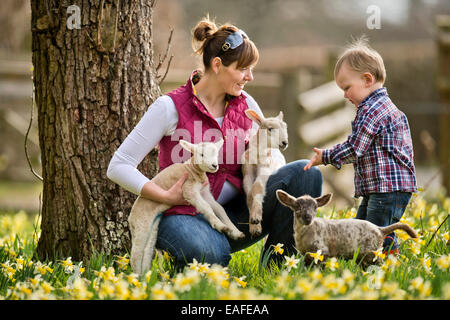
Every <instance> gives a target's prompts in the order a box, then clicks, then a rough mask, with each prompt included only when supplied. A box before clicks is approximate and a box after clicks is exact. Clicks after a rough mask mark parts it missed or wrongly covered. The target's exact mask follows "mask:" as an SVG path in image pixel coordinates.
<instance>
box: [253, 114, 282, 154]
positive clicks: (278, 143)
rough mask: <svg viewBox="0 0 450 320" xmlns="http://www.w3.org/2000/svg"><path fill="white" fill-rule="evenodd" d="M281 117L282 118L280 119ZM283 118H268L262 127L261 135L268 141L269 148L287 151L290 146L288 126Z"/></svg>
mask: <svg viewBox="0 0 450 320" xmlns="http://www.w3.org/2000/svg"><path fill="white" fill-rule="evenodd" d="M280 117H281V118H280ZM282 117H283V114H282V113H281V116H280V115H279V116H278V117H275V118H266V119H264V120H263V121H262V123H261V126H260V134H261V135H262V136H264V139H266V141H267V147H269V148H278V149H281V150H285V149H286V148H287V146H288V134H287V124H286V122H284V121H283V119H282Z"/></svg>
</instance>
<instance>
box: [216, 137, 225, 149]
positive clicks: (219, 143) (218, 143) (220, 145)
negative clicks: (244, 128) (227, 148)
mask: <svg viewBox="0 0 450 320" xmlns="http://www.w3.org/2000/svg"><path fill="white" fill-rule="evenodd" d="M215 144H216V147H217V150H220V148H222V146H223V139H220V140H219V141H217V142H215Z"/></svg>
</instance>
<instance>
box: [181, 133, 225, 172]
mask: <svg viewBox="0 0 450 320" xmlns="http://www.w3.org/2000/svg"><path fill="white" fill-rule="evenodd" d="M180 144H181V146H182V147H183V148H185V149H186V150H187V151H189V152H190V153H192V162H193V163H194V164H196V165H197V166H198V167H199V169H200V170H202V171H204V172H211V173H214V172H216V171H217V170H219V151H220V148H222V145H223V140H219V141H218V142H201V143H198V144H192V143H189V142H187V141H184V140H180Z"/></svg>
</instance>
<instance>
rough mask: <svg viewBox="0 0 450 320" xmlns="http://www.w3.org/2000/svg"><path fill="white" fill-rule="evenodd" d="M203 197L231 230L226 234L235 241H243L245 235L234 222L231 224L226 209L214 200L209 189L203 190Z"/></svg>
mask: <svg viewBox="0 0 450 320" xmlns="http://www.w3.org/2000/svg"><path fill="white" fill-rule="evenodd" d="M202 196H203V199H205V201H206V202H208V203H209V205H210V206H211V208H212V209H213V211H214V213H215V215H216V216H217V217H218V218H219V219H220V220H221V221H222V222H223V223H224V224H225V225H226V226H227V227H228V228H229V231H228V232H226V233H227V235H228V236H229V237H230V238H232V239H234V240H238V239H243V238H244V237H245V234H243V233H242V232H241V231H239V229H238V228H236V226H235V225H234V224H233V222H231V220H230V218H229V217H228V215H227V213H226V212H225V210H224V208H223V207H222V206H221V205H220V203H218V202H217V201H216V200H215V199H214V197H213V195H212V194H211V191H210V190H209V188H208V187H206V188H204V189H202Z"/></svg>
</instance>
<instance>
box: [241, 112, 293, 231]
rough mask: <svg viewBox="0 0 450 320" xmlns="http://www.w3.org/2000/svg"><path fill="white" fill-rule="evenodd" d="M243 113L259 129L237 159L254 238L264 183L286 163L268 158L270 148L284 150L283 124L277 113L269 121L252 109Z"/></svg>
mask: <svg viewBox="0 0 450 320" xmlns="http://www.w3.org/2000/svg"><path fill="white" fill-rule="evenodd" d="M245 114H246V115H247V117H249V118H250V119H252V120H253V121H255V122H256V123H257V124H258V126H259V128H258V130H257V132H256V133H255V134H254V135H253V136H252V137H251V138H250V141H249V144H248V148H247V150H246V151H245V152H244V153H243V154H242V159H241V161H242V174H243V177H244V179H243V187H244V191H245V194H246V195H247V206H248V208H249V211H250V219H249V231H250V234H251V235H252V236H258V235H260V234H261V232H262V226H261V221H262V209H263V201H264V196H265V193H266V183H267V180H268V179H269V176H270V175H271V174H272V173H273V172H275V171H276V170H278V168H280V167H282V166H284V165H285V164H286V162H285V161H284V159H277V158H275V157H272V155H271V149H272V148H279V149H283V150H285V149H286V148H287V146H288V134H287V124H286V122H284V121H283V112H281V111H280V113H279V114H278V116H277V117H271V118H264V117H260V116H259V115H258V114H257V113H256V112H255V111H253V110H246V111H245Z"/></svg>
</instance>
